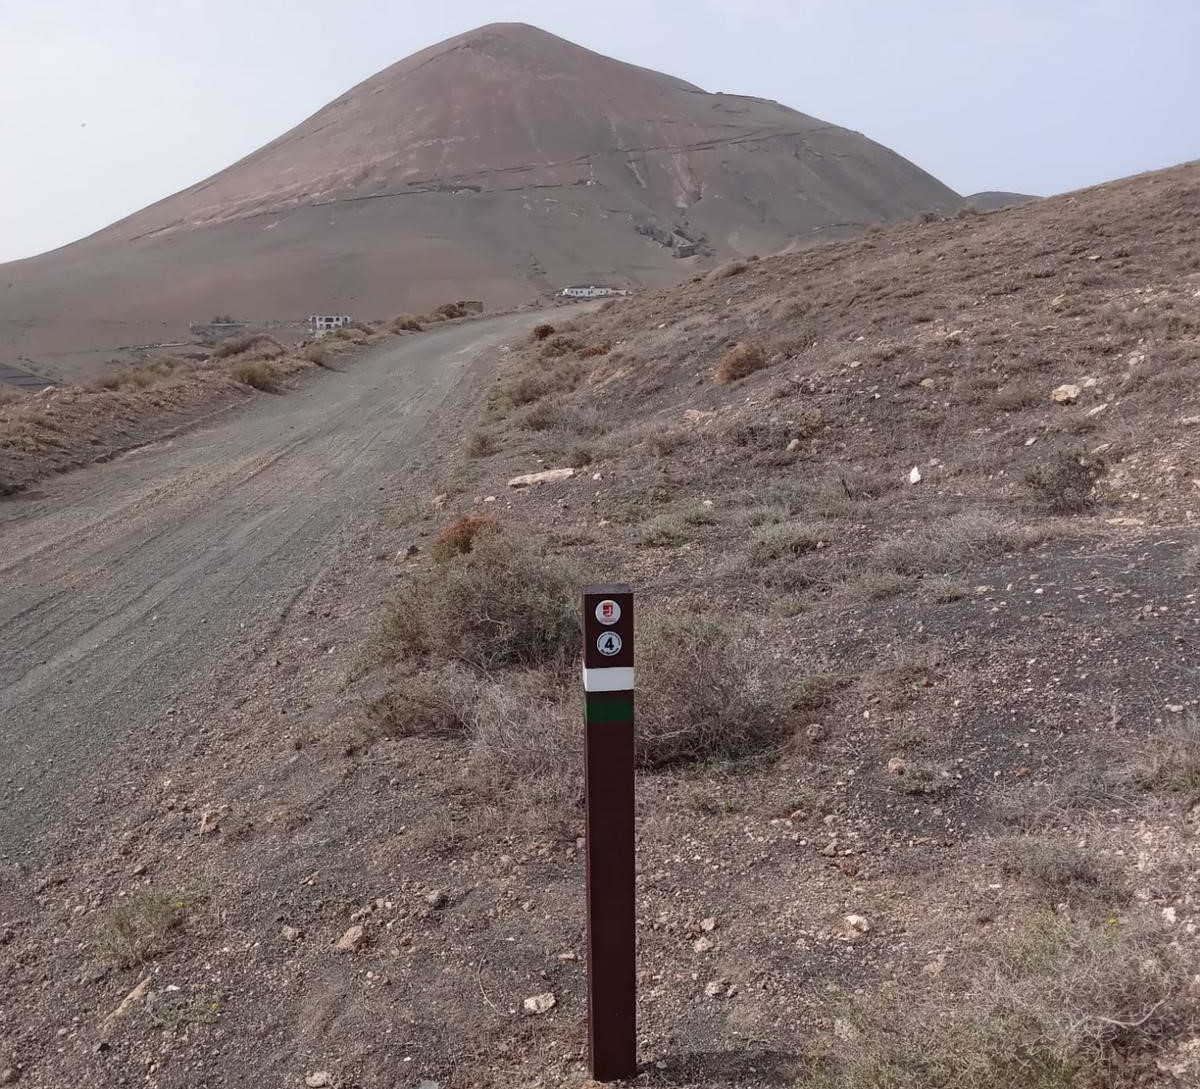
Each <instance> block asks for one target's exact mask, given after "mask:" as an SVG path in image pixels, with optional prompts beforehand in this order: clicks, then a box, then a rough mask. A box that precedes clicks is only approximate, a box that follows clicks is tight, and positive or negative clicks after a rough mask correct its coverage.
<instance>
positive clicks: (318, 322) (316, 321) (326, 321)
mask: <svg viewBox="0 0 1200 1089" xmlns="http://www.w3.org/2000/svg"><path fill="white" fill-rule="evenodd" d="M350 321H351V318H350V315H349V314H310V315H309V316H308V324H309V326H310V327H311V328H312V331H313V335H314V336H318V337H322V336H324V335H325V334H326V333H331V332H333V330H334V329H340V328H341V327H342V326H343V325H349V324H350Z"/></svg>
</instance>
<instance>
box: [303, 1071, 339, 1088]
mask: <svg viewBox="0 0 1200 1089" xmlns="http://www.w3.org/2000/svg"><path fill="white" fill-rule="evenodd" d="M304 1084H305V1085H307V1086H308V1089H327V1087H328V1086H331V1085H333V1075H332V1074H331V1073H329V1071H328V1070H317V1071H315V1072H314V1073H312V1074H307V1075H306V1076H305V1078H304Z"/></svg>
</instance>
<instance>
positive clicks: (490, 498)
mask: <svg viewBox="0 0 1200 1089" xmlns="http://www.w3.org/2000/svg"><path fill="white" fill-rule="evenodd" d="M483 501H484V502H485V503H494V502H496V497H495V496H494V495H485V496H484V497H483Z"/></svg>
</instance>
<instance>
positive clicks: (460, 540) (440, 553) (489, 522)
mask: <svg viewBox="0 0 1200 1089" xmlns="http://www.w3.org/2000/svg"><path fill="white" fill-rule="evenodd" d="M497 529H498V526H497V523H496V519H495V518H493V517H492V516H491V515H490V514H464V515H462V516H461V517H459V518H455V519H454V521H453V522H450V523H448V524H447V525H445V526H443V527H442V530H441V532H440V533H438V535H437V536H436V537H435V538H434V539H433V544H432V545H431V546H430V549H429V552H430V555H432V556H433V558H434V559H435V560H437V562H438V563H445V562H446V561H447V560H449V559H451V558H452V557H454V556H465V555H466V554H467V553H468V552H470V551H471V549H472V548H473V547H474V544H475V541H476V539H477V538H478V537H479V536H480V535H481V534H485V533H495V532H497Z"/></svg>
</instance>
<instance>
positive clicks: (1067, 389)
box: [1050, 382, 1083, 405]
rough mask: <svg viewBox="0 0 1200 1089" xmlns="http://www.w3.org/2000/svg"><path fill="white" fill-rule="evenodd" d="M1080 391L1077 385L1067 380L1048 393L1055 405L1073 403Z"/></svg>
mask: <svg viewBox="0 0 1200 1089" xmlns="http://www.w3.org/2000/svg"><path fill="white" fill-rule="evenodd" d="M1082 392H1083V391H1082V390H1081V389H1080V388H1079V387H1078V386H1077V385H1075V384H1074V383H1072V382H1067V383H1066V384H1064V385H1061V386H1058V387H1056V388H1055V390H1054V392H1053V393H1051V394H1050V397H1051V398H1052V399H1053V401H1054V403H1055V404H1056V405H1073V404H1074V403H1075V402H1076V401H1078V400H1079V395H1080V394H1081V393H1082Z"/></svg>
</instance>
